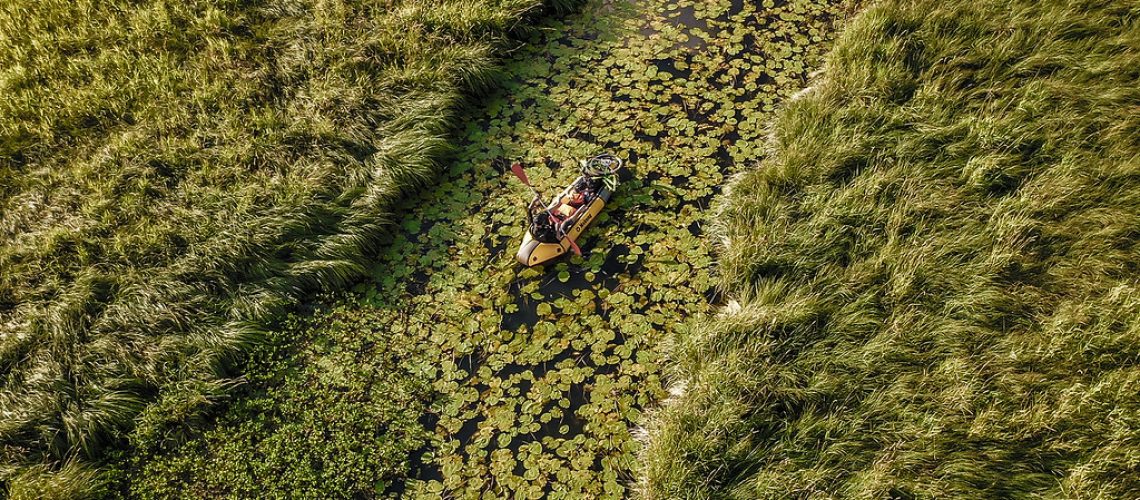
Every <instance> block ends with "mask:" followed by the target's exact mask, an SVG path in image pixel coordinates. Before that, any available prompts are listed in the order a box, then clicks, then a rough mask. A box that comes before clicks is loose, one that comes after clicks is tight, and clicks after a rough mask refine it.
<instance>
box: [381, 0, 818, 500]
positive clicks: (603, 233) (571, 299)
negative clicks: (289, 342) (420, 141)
mask: <svg viewBox="0 0 1140 500" xmlns="http://www.w3.org/2000/svg"><path fill="white" fill-rule="evenodd" d="M838 15H839V12H838V7H837V5H835V2H822V1H821V2H812V1H789V2H755V3H747V4H746V3H745V2H742V1H728V0H725V1H698V2H694V1H659V0H652V1H641V2H630V3H624V2H615V1H604V0H595V1H591V2H589V3H588V4H587V5H586V6H585V7H584V8H583V9H582V10H581V11H580V12H579V13H578V14H576V15H573V16H571V17H570V18H568V19H564V20H561V21H559V20H552V21H549V22H547V23H546V24H544V25H542V26H540V27H539V28H538V29H537V30H535V32H534V36H533V38H532V39H530V40H529V41H528V42H527V43H526V45H525V46H523V48H520V49H519V50H518V51H516V52H515V53H514V54H512V56H511V57H510V59H509V60H508V62H507V66H506V76H505V82H502V84H501V85H500V87H501V88H500V90H499V91H498V92H497V93H496V94H494V95H493V96H491V97H490V98H488V99H486V100H485V101H484V102H482V103H481V104H480V105H478V106H476V107H475V108H474V109H471V110H469V111H468V116H466V117H465V119H464V122H465V123H467V124H468V126H467V128H466V129H465V130H463V131H461V134H460V136H461V140H460V142H459V144H457V149H456V153H455V155H454V160H453V162H452V163H451V164H450V165H448V168H447V173H446V175H445V177H444V178H443V179H441V180H440V181H439V182H438V184H436V185H435V187H434V188H432V189H428V190H426V192H424V193H422V194H420V195H419V196H417V197H414V198H413V199H410V200H408V201H407V202H405V203H404V204H403V206H402V207H401V209H400V210H401V211H402V212H403V213H404V214H405V215H404V217H403V221H402V223H401V227H400V228H399V229H398V230H397V231H396V234H395V236H394V237H393V240H392V241H391V244H390V245H389V246H387V247H386V249H385V251H384V252H383V253H382V254H381V255H379V256H378V258H377V262H376V267H375V281H374V283H373V284H372V285H371V286H370V289H368V290H364V293H365V295H366V296H367V297H368V298H369V302H370V303H371V304H372V305H373V306H375V307H377V308H379V309H381V310H382V311H383V313H382V321H384V322H385V323H386V324H388V325H390V328H392V329H395V330H399V331H400V332H401V333H403V334H407V335H409V336H411V337H412V338H415V339H419V341H420V342H422V343H423V344H424V346H425V347H426V349H427V350H428V352H429V353H430V356H431V357H433V360H432V361H433V362H432V363H431V366H430V367H427V368H426V369H425V376H428V377H431V378H432V379H433V384H434V388H435V389H436V390H437V391H438V392H439V393H440V394H443V395H445V396H446V398H445V400H444V401H442V402H441V403H440V404H438V405H436V407H435V408H434V409H433V412H432V413H431V414H430V415H427V416H425V417H424V419H422V422H423V423H424V424H425V425H427V426H429V427H430V428H432V429H434V431H435V437H434V442H433V443H432V444H431V446H429V447H428V448H427V449H425V450H424V451H423V453H422V454H421V455H419V456H417V457H416V462H417V464H416V471H415V475H416V479H415V480H413V481H410V482H409V484H407V485H405V488H406V489H404V490H403V492H404V493H405V494H408V495H410V496H418V497H433V498H434V497H438V496H440V495H448V496H454V497H463V498H467V497H477V496H488V497H496V498H501V497H507V496H511V497H516V498H527V497H530V498H537V497H542V496H547V497H551V498H557V497H566V498H584V497H620V496H624V495H626V494H627V493H628V488H630V487H631V482H632V479H633V474H634V473H635V468H636V463H635V461H636V452H637V450H638V448H639V446H640V444H639V443H638V441H637V440H636V439H635V437H634V436H635V434H636V429H637V423H638V421H639V418H640V417H641V414H642V411H643V410H644V409H645V408H647V407H650V406H651V405H653V404H655V402H657V401H659V400H660V399H661V398H663V397H664V396H665V395H666V391H665V387H664V384H663V381H662V380H663V377H664V374H663V373H662V371H663V361H664V360H663V354H664V352H665V350H666V346H667V345H668V342H670V340H671V339H672V338H673V337H674V334H675V333H677V332H679V331H683V330H684V329H685V328H687V327H688V325H690V324H692V323H693V322H694V321H695V320H697V319H698V318H700V317H701V316H702V315H707V314H709V313H711V312H713V310H714V308H715V307H716V305H717V304H716V302H717V297H716V294H715V289H716V287H715V277H714V271H713V261H714V257H713V255H712V248H711V244H710V242H708V241H706V238H704V237H703V236H702V235H703V234H704V232H705V229H706V225H707V224H709V223H710V222H711V221H710V217H711V211H710V203H711V202H712V200H713V198H714V196H715V195H716V194H717V192H718V189H719V186H721V185H723V183H724V182H725V180H726V178H727V176H729V175H731V174H732V173H733V172H734V171H735V170H737V169H739V168H744V167H745V166H746V165H748V164H750V163H751V162H754V161H756V160H757V159H758V158H759V157H760V156H761V155H762V154H763V149H762V147H763V143H764V140H765V138H764V136H765V131H764V125H765V124H766V123H767V122H768V120H769V118H770V116H771V112H772V111H773V110H774V109H775V107H776V106H777V105H778V103H779V101H780V100H781V99H784V98H787V97H788V96H790V95H792V94H793V93H795V92H796V91H798V90H799V89H801V88H802V87H803V86H804V85H805V84H806V80H807V75H808V73H809V72H810V71H811V70H812V69H814V68H817V67H819V65H820V63H821V54H822V53H823V52H824V50H825V48H826V47H825V45H826V42H827V40H828V39H829V37H830V36H831V22H832V20H833V19H835V18H836V17H837V16H838ZM601 151H611V152H613V153H615V154H617V155H619V156H622V157H624V158H626V159H627V161H628V165H629V167H628V168H629V174H630V177H631V178H630V179H629V180H628V181H627V182H625V183H623V184H622V185H621V186H620V187H619V189H618V190H617V192H616V193H615V195H614V198H613V200H612V203H611V205H610V206H607V207H606V209H605V211H604V212H603V214H602V215H601V216H600V217H599V219H598V220H597V221H596V222H595V223H594V226H593V227H592V228H590V229H589V230H588V231H587V232H586V233H585V237H584V239H583V241H581V242H580V243H581V246H582V249H583V251H584V252H585V255H584V256H583V257H573V258H566V259H563V260H561V261H556V262H555V263H553V264H551V265H547V266H543V267H537V268H533V269H524V268H521V267H520V266H519V265H518V264H517V263H516V262H515V260H514V252H515V249H516V247H517V244H518V243H519V241H520V240H521V237H522V234H523V230H524V228H523V220H524V213H523V207H524V206H525V203H526V202H527V201H528V199H529V194H528V190H527V189H526V188H525V187H523V186H521V185H520V184H518V183H517V181H516V180H515V179H514V178H513V177H511V176H510V174H509V173H507V172H504V171H503V170H502V168H501V167H500V166H499V165H500V164H501V162H500V161H497V160H498V159H500V158H511V159H513V158H521V159H523V160H524V161H527V162H530V163H533V164H534V166H533V167H532V168H531V169H530V172H529V173H530V178H531V180H532V181H533V182H534V183H536V184H537V185H539V186H540V187H541V188H542V189H543V191H544V192H545V193H546V194H547V195H548V196H549V195H550V194H552V193H554V192H556V191H557V190H559V189H561V188H562V187H564V186H565V185H566V184H567V183H569V182H570V181H571V180H572V179H573V178H574V177H575V176H576V175H577V173H578V172H577V166H576V163H575V162H576V160H577V159H580V158H585V157H588V156H590V155H593V154H596V153H598V152H601ZM543 159H547V160H546V161H544V160H543Z"/></svg>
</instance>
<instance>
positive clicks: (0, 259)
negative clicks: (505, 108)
mask: <svg viewBox="0 0 1140 500" xmlns="http://www.w3.org/2000/svg"><path fill="white" fill-rule="evenodd" d="M540 4H541V2H539V1H538V0H479V1H471V0H434V1H429V0H392V1H384V2H379V3H377V2H364V1H356V0H332V1H323V0H322V1H316V0H291V1H285V2H276V1H252V2H239V1H232V0H195V1H190V2H136V1H127V0H116V1H90V0H82V1H70V0H68V1H46V2H4V3H3V4H2V5H0V496H3V495H4V493H5V492H6V493H7V494H10V495H12V496H21V495H24V496H30V497H42V496H51V495H54V494H58V495H66V496H79V495H80V494H81V492H80V491H78V490H77V488H78V489H84V488H97V486H98V481H93V480H91V479H92V478H93V477H94V476H93V475H92V472H91V470H90V469H89V467H87V466H86V465H84V464H85V463H89V461H90V460H92V459H98V458H99V457H100V456H101V453H102V452H103V450H104V448H106V447H107V446H108V444H112V443H116V442H118V441H119V440H121V439H122V435H123V433H124V432H125V431H126V430H128V429H130V428H132V427H135V426H136V424H138V433H140V434H141V435H143V436H150V437H149V438H148V439H149V440H150V441H149V442H153V441H164V440H170V439H173V440H174V441H176V440H177V439H176V437H177V436H178V435H179V434H180V433H179V432H178V431H177V429H172V428H171V427H170V425H172V424H173V425H178V424H179V423H185V422H186V421H187V420H188V419H193V418H194V417H195V416H196V415H198V414H199V413H200V410H201V408H202V407H204V406H205V405H207V404H209V403H210V402H211V401H213V400H215V399H217V398H219V397H221V396H222V395H224V394H225V393H226V392H227V388H228V387H229V386H230V385H231V380H230V379H229V378H228V376H229V375H230V373H229V371H230V370H229V368H230V365H231V364H232V359H233V358H234V356H235V355H236V354H238V353H240V352H242V351H243V350H244V349H245V348H246V347H248V346H249V345H250V344H251V343H252V342H256V341H257V340H258V339H259V338H260V337H261V336H262V330H261V329H262V327H263V325H264V324H265V322H266V321H267V320H271V319H273V318H276V317H278V316H279V315H280V314H281V313H282V312H283V311H284V308H285V307H286V306H287V305H289V304H291V303H294V302H295V301H296V300H297V299H298V298H299V297H302V296H304V294H306V293H309V292H311V291H314V290H318V289H336V288H338V287H341V286H342V285H344V284H346V283H348V282H349V280H351V279H354V278H357V277H359V276H362V275H364V274H366V273H367V268H368V266H367V265H366V263H365V262H366V260H367V259H366V258H367V257H370V256H371V254H372V253H373V252H374V251H375V248H376V245H375V244H376V239H377V237H379V236H380V235H381V234H382V231H381V229H382V228H383V227H385V226H386V225H387V224H388V223H390V222H391V221H392V219H393V217H392V215H391V214H390V209H391V205H392V203H394V202H395V200H397V199H398V198H399V197H400V195H401V194H402V193H403V192H404V191H405V190H406V189H407V188H409V187H411V186H414V185H417V184H420V183H421V182H423V181H424V180H426V179H431V178H434V177H435V176H436V175H437V174H438V172H437V169H436V167H435V160H436V159H437V157H438V156H439V154H440V153H441V152H442V151H443V150H444V149H445V147H446V141H445V134H446V132H447V131H448V130H449V127H450V126H451V124H452V121H453V119H452V118H453V110H454V108H456V106H457V104H458V103H459V100H460V99H461V97H462V96H464V95H465V94H466V93H468V92H469V91H471V90H473V89H475V88H477V87H480V86H482V85H484V83H485V81H487V80H488V79H489V78H490V77H491V75H492V70H493V66H492V62H493V60H494V59H493V51H494V49H495V48H496V47H497V46H499V45H500V42H501V40H502V38H503V35H504V34H505V33H506V32H507V31H508V30H509V29H512V28H514V27H515V26H517V23H518V22H519V21H520V19H521V18H522V16H524V15H525V14H527V13H529V12H532V11H534V10H535V9H536V8H538V7H540ZM57 471H59V472H58V473H56V472H57ZM56 487H58V488H59V489H60V490H59V491H53V488H56Z"/></svg>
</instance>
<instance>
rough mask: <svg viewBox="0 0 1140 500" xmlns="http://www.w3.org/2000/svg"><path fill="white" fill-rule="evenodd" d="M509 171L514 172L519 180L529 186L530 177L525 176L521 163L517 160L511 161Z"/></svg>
mask: <svg viewBox="0 0 1140 500" xmlns="http://www.w3.org/2000/svg"><path fill="white" fill-rule="evenodd" d="M511 172H514V173H515V177H518V178H519V180H520V181H522V183H523V184H526V185H527V186H530V179H527V178H526V172H524V171H523V166H522V163H519V162H517V161H516V162H514V163H512V164H511Z"/></svg>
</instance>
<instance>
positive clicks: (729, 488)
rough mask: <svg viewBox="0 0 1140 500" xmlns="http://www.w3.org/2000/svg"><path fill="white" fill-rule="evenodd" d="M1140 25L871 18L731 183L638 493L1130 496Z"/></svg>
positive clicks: (973, 10)
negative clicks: (712, 277)
mask: <svg viewBox="0 0 1140 500" xmlns="http://www.w3.org/2000/svg"><path fill="white" fill-rule="evenodd" d="M1138 23H1140V10H1138V9H1137V7H1136V6H1135V5H1130V4H1128V3H1127V2H1044V3H1043V2H1031V1H1015V2H995V1H981V2H978V1H968V2H967V1H960V0H954V1H927V0H922V1H895V0H886V1H882V2H878V3H877V4H875V5H874V6H873V7H871V8H870V9H868V10H867V11H866V12H864V13H862V14H861V15H859V16H858V17H857V18H856V19H855V20H854V21H853V22H851V23H850V24H849V26H848V27H847V29H846V31H845V33H844V34H843V35H842V36H841V37H840V39H839V40H838V41H837V42H836V46H835V48H834V51H833V52H832V53H831V54H830V56H829V58H828V60H827V63H826V68H827V69H826V73H825V74H824V76H822V77H821V78H820V79H819V81H817V82H816V83H815V85H814V87H813V88H812V90H811V92H809V93H808V94H806V95H805V96H803V97H802V98H801V99H798V100H795V101H794V102H791V103H790V104H788V105H787V107H786V109H784V110H783V111H782V112H781V114H780V115H779V117H778V118H777V119H776V121H775V123H774V134H773V138H772V141H771V143H770V146H769V152H768V154H767V155H766V157H765V158H764V159H763V160H762V161H761V162H760V163H759V164H758V165H757V166H756V167H755V168H754V169H751V170H749V171H748V172H747V173H746V174H744V175H743V176H741V177H740V178H739V179H738V180H736V182H734V183H732V184H731V193H730V194H727V195H726V196H725V197H724V198H723V199H722V201H721V215H720V216H719V217H718V221H717V224H718V227H717V234H718V235H719V236H720V237H722V238H723V241H722V246H721V256H720V258H721V274H722V275H723V281H724V287H725V289H726V291H727V293H728V294H729V295H730V296H731V297H732V298H734V299H735V301H734V302H733V303H732V305H731V306H730V307H729V308H727V310H726V311H725V312H724V313H723V314H722V315H720V316H719V317H718V318H717V319H716V320H715V321H709V322H706V323H705V324H704V325H703V326H701V327H700V328H697V329H695V330H694V331H692V332H690V333H684V332H683V333H681V334H680V335H677V336H676V337H675V344H674V346H673V348H672V353H671V354H672V370H673V373H672V375H673V377H674V379H675V380H677V381H678V382H679V387H683V395H681V396H678V397H677V398H676V399H675V400H673V401H672V402H670V403H669V404H668V405H666V407H665V408H664V409H662V410H661V411H659V412H658V413H657V414H656V415H655V418H654V419H653V424H652V426H651V427H652V428H651V432H650V435H651V444H650V446H649V447H648V449H647V450H646V451H645V452H644V453H643V458H644V461H645V463H646V466H647V468H646V471H645V477H644V479H645V481H644V484H643V486H644V490H645V492H646V493H647V496H648V497H651V498H676V497H693V498H708V497H717V498H727V497H731V498H754V497H778V498H786V497H789V496H791V497H809V496H812V497H814V496H835V497H860V498H871V497H874V498H882V497H890V498H994V497H1006V498H1009V497H1013V498H1019V497H1021V498H1024V497H1038V496H1044V497H1069V498H1074V497H1076V498H1132V497H1136V496H1137V495H1138V494H1140V470H1137V468H1138V466H1140V463H1138V462H1137V460H1136V457H1137V454H1138V453H1140V396H1137V394H1140V392H1138V390H1137V389H1138V388H1140V367H1138V366H1137V363H1138V361H1140V283H1138V282H1137V280H1138V276H1140V231H1138V229H1137V228H1140V90H1138V89H1140V50H1138V47H1140V26H1138Z"/></svg>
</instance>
